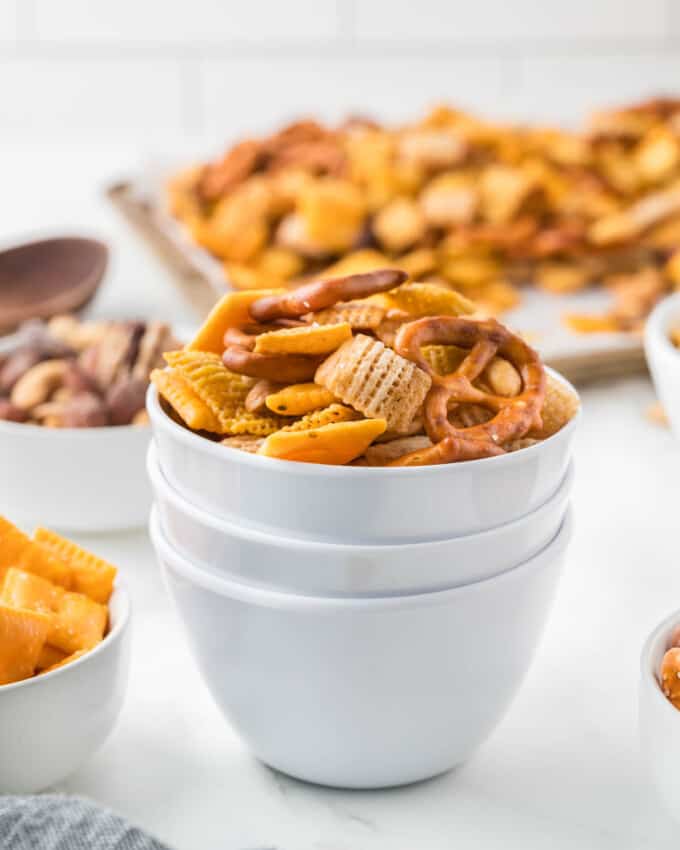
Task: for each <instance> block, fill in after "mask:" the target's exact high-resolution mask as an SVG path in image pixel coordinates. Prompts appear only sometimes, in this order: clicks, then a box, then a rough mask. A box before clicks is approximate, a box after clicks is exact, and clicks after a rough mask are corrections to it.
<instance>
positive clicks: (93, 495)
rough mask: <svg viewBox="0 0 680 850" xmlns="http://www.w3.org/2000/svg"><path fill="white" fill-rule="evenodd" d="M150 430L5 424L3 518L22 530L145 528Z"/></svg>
mask: <svg viewBox="0 0 680 850" xmlns="http://www.w3.org/2000/svg"><path fill="white" fill-rule="evenodd" d="M150 437H151V429H150V428H149V427H148V426H143V425H121V426H118V427H110V428H43V427H40V426H38V425H25V424H19V423H16V422H0V470H1V471H2V472H1V474H2V483H1V484H0V514H7V515H8V516H11V517H12V518H13V520H15V521H16V522H18V523H20V524H23V525H34V524H36V523H38V522H39V523H41V524H42V525H47V526H50V527H53V528H59V529H63V530H67V531H82V532H92V531H114V530H118V529H123V528H136V527H139V526H142V525H144V524H145V523H146V522H147V520H148V517H149V508H150V506H151V490H150V488H149V482H148V480H147V477H146V474H145V471H144V463H145V455H146V450H147V447H148V445H149V440H150Z"/></svg>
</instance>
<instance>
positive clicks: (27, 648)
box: [0, 517, 116, 685]
mask: <svg viewBox="0 0 680 850" xmlns="http://www.w3.org/2000/svg"><path fill="white" fill-rule="evenodd" d="M0 529H2V533H1V534H0V560H1V561H2V563H3V564H6V565H7V566H6V567H5V569H3V570H1V571H0V573H1V575H0V685H3V684H8V683H10V682H16V681H20V680H21V679H26V678H29V677H31V676H33V675H35V674H36V673H43V672H48V671H50V670H53V669H57V668H58V667H61V666H63V665H65V664H68V663H70V662H71V661H73V660H75V659H76V658H78V657H80V656H81V655H83V654H84V653H85V652H88V651H89V650H91V649H93V648H94V647H95V646H96V645H97V644H98V643H100V642H101V641H102V640H103V638H104V636H105V633H106V629H107V627H108V608H107V604H108V601H109V598H110V596H111V593H112V590H113V582H114V579H115V575H116V569H115V567H113V566H111V564H107V563H106V561H103V560H102V559H101V558H97V557H96V556H95V555H93V554H91V553H90V552H87V551H85V550H84V549H82V548H81V547H80V546H77V545H76V544H75V543H73V542H71V541H69V540H66V539H65V538H63V537H61V536H60V535H58V534H56V533H55V532H52V531H48V530H47V529H45V528H40V529H37V531H36V533H35V535H34V538H33V540H29V538H28V537H27V536H26V535H24V534H23V532H21V531H19V529H17V528H16V527H15V526H13V525H12V524H11V523H10V522H9V521H8V520H6V519H4V518H2V517H0ZM41 558H42V560H41ZM45 560H47V561H48V562H49V563H53V564H54V563H58V564H59V565H60V570H59V571H55V570H54V569H52V570H44V569H43V570H42V574H41V573H40V572H37V571H36V570H35V569H34V568H35V566H36V564H37V565H38V566H39V567H40V566H41V565H42V564H44V563H45ZM46 573H49V574H50V576H51V577H52V579H56V578H59V579H60V581H59V582H57V581H54V580H51V578H50V577H48V575H46ZM64 576H67V577H68V578H67V579H65V578H64ZM67 588H70V589H67Z"/></svg>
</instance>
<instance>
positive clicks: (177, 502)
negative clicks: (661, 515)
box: [146, 441, 575, 555]
mask: <svg viewBox="0 0 680 850" xmlns="http://www.w3.org/2000/svg"><path fill="white" fill-rule="evenodd" d="M146 469H147V473H148V476H149V478H150V480H151V484H152V487H153V488H154V489H156V488H158V490H160V491H161V492H162V493H163V497H164V498H166V499H167V501H168V502H170V503H171V504H172V505H173V506H174V507H175V508H176V509H177V510H179V511H181V512H182V513H184V514H186V515H188V516H190V517H191V518H192V519H194V520H195V521H196V522H198V523H199V524H201V525H207V526H209V527H210V528H212V529H213V530H215V531H218V532H220V533H226V534H229V535H232V536H233V537H239V538H243V539H246V540H250V541H252V542H255V543H259V544H263V545H266V546H272V545H276V546H281V547H282V548H284V549H295V550H297V549H306V550H307V551H310V552H315V551H316V552H319V554H320V555H321V554H323V553H325V552H329V550H330V551H333V552H335V553H338V554H340V553H342V552H347V553H351V554H355V555H356V554H359V553H361V552H368V553H371V554H372V555H375V554H380V553H384V554H386V555H389V554H390V553H392V552H395V551H397V550H399V552H403V551H404V550H406V551H410V550H417V551H422V552H427V551H428V550H429V549H434V548H437V547H438V546H447V545H450V544H451V543H452V542H453V541H455V540H461V541H464V540H466V539H468V538H470V537H475V538H482V539H487V540H488V539H492V538H493V537H496V536H502V535H503V533H504V532H506V531H509V530H510V529H511V528H519V527H521V526H523V525H530V524H531V523H532V522H534V521H535V520H536V519H537V517H539V516H541V517H542V516H543V514H546V513H549V512H550V511H551V510H552V509H553V508H554V507H555V505H556V504H557V503H559V502H561V501H565V502H566V501H567V500H568V499H569V495H570V493H571V489H572V485H573V483H574V477H575V473H574V461H573V459H571V458H570V459H569V465H568V467H567V471H566V473H565V474H564V477H563V478H562V480H561V481H560V483H559V484H558V486H557V489H556V490H555V491H554V492H553V493H552V494H551V495H550V496H549V497H548V498H547V499H546V501H545V502H543V503H542V504H541V505H539V507H537V508H536V509H535V510H533V511H530V512H529V513H526V514H524V515H523V516H521V517H519V518H518V519H515V520H511V521H510V522H505V523H502V524H501V525H496V526H494V527H493V528H487V529H484V530H482V531H478V532H471V533H470V534H460V535H458V536H455V537H445V538H443V539H437V540H422V541H412V542H408V543H376V544H371V543H358V544H353V543H335V542H333V541H328V542H326V541H322V540H310V539H307V538H302V537H301V538H296V537H286V536H285V535H283V534H278V533H272V532H267V531H263V530H261V529H259V528H253V527H252V526H242V525H236V524H234V523H231V522H229V521H228V520H225V519H223V518H222V517H218V516H215V515H214V514H212V513H209V512H208V511H204V510H203V509H201V508H199V507H197V506H196V505H194V504H192V503H191V502H189V501H187V499H185V498H184V497H183V496H181V495H180V494H179V493H178V492H177V490H175V488H174V487H173V486H172V485H171V484H170V483H169V481H168V480H167V479H166V477H165V476H164V475H163V470H162V469H161V467H160V463H159V461H158V450H157V448H156V446H155V445H154V443H153V441H151V443H150V445H149V448H148V450H147V454H146Z"/></svg>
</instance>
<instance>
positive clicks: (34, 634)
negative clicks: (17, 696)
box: [0, 603, 50, 685]
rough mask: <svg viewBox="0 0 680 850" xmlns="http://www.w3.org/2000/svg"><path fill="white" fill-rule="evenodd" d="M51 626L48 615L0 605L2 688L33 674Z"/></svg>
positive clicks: (0, 677)
mask: <svg viewBox="0 0 680 850" xmlns="http://www.w3.org/2000/svg"><path fill="white" fill-rule="evenodd" d="M49 627H50V618H49V617H48V616H46V615H45V614H40V613H38V612H36V611H28V610H25V609H19V608H11V607H10V606H8V605H4V604H2V603H0V685H8V684H10V682H19V681H21V680H22V679H28V678H29V676H32V675H33V674H34V672H35V668H36V666H37V663H38V658H39V656H40V653H41V651H42V648H43V646H44V645H45V641H46V639H47V632H48V629H49Z"/></svg>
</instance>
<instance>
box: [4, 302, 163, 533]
mask: <svg viewBox="0 0 680 850" xmlns="http://www.w3.org/2000/svg"><path fill="white" fill-rule="evenodd" d="M174 344H176V343H175V342H174V341H173V339H172V335H171V332H170V330H169V329H168V327H167V326H166V325H163V324H161V323H158V322H149V323H144V322H81V321H79V320H78V319H76V318H75V317H73V316H59V317H56V318H54V319H52V320H50V321H49V322H48V323H43V322H32V323H30V324H28V325H26V326H24V328H23V329H22V330H21V331H20V332H19V333H18V334H17V335H16V336H15V337H14V338H13V340H12V341H11V344H10V345H9V346H7V347H6V348H5V349H4V351H2V352H0V468H1V469H2V471H3V479H4V481H5V485H4V486H3V487H2V488H0V513H8V514H11V515H12V516H15V517H17V519H18V520H19V521H20V522H26V523H31V522H34V521H36V520H37V519H39V520H40V521H41V522H44V523H46V524H48V525H51V526H54V527H57V528H61V529H67V530H70V531H109V530H115V529H123V528H132V527H137V526H140V525H143V524H144V523H145V522H146V519H147V516H148V511H149V506H150V504H151V494H150V490H149V486H148V483H147V480H146V475H145V471H144V469H145V463H144V458H145V453H146V449H147V446H148V441H149V429H148V427H147V418H146V413H145V411H144V394H145V392H146V387H147V383H148V377H149V373H150V372H151V370H152V369H153V368H154V367H155V366H156V365H158V363H159V362H160V360H161V354H162V352H163V351H164V350H166V349H167V348H168V347H172V345H174Z"/></svg>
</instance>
